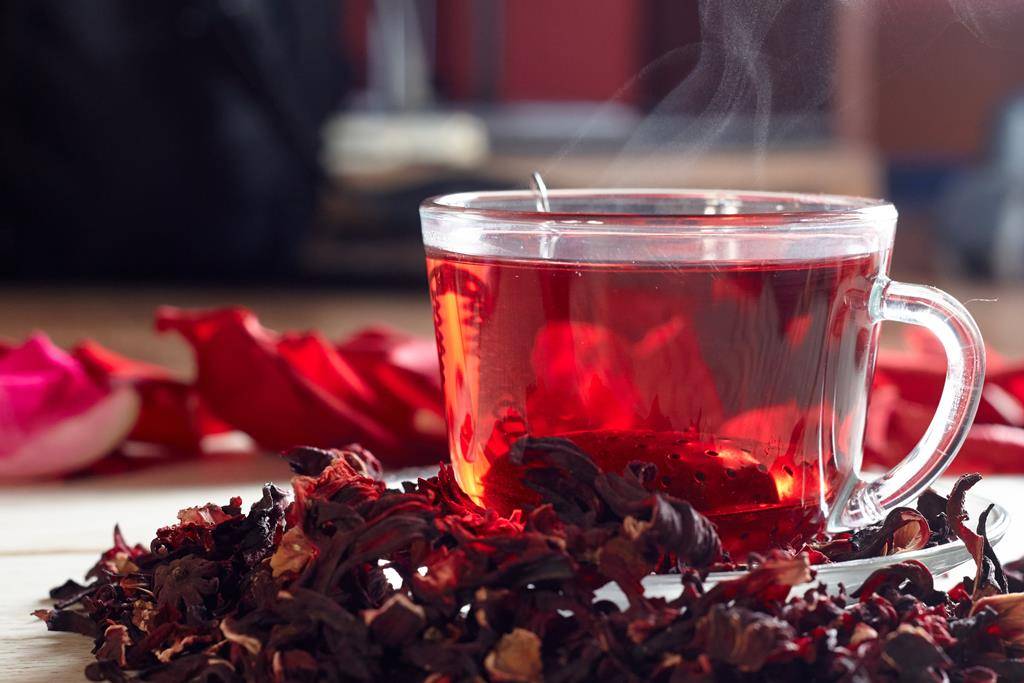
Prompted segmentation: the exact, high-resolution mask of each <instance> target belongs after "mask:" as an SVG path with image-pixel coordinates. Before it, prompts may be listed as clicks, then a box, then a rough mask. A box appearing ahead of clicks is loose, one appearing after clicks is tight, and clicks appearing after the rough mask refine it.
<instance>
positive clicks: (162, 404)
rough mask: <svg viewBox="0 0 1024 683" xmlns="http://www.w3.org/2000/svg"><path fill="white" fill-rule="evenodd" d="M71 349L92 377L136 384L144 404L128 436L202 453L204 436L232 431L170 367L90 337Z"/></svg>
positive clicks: (133, 439)
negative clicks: (118, 350)
mask: <svg viewBox="0 0 1024 683" xmlns="http://www.w3.org/2000/svg"><path fill="white" fill-rule="evenodd" d="M72 353H73V354H74V356H75V358H76V359H78V361H79V362H80V363H82V364H83V366H84V367H85V368H86V370H87V371H88V372H89V373H90V374H91V375H92V376H93V377H96V378H102V379H103V380H105V381H110V382H112V383H115V384H119V383H127V384H131V385H133V386H135V388H136V390H137V391H138V392H139V396H140V397H141V399H142V408H141V411H140V412H139V419H138V421H137V422H136V423H135V426H134V427H133V428H132V431H131V434H129V436H128V438H129V439H130V440H132V441H142V442H145V443H149V444H154V445H158V446H165V447H168V448H172V449H175V450H179V451H184V452H190V453H198V452H199V451H200V450H201V449H200V442H201V440H202V438H203V437H204V436H207V435H210V434H219V433H223V432H226V431H230V430H231V427H230V426H228V425H226V424H224V423H223V422H221V421H219V420H217V419H216V418H215V417H213V416H212V415H211V414H210V411H209V410H208V409H206V408H205V407H204V406H203V404H202V401H201V399H200V397H199V394H198V393H197V392H196V390H195V387H193V386H192V385H191V384H186V383H185V382H181V381H179V380H176V379H173V378H172V376H171V373H170V371H168V370H167V369H166V368H163V367H160V366H158V365H152V364H149V363H144V362H142V361H138V360H134V359H131V358H126V357H124V356H121V355H119V354H116V353H114V352H113V351H110V350H109V349H106V348H104V347H103V346H101V345H100V344H98V343H96V342H94V341H91V340H86V341H84V342H82V343H81V344H79V345H78V346H76V347H75V348H74V350H73V351H72Z"/></svg>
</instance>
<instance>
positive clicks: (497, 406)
mask: <svg viewBox="0 0 1024 683" xmlns="http://www.w3.org/2000/svg"><path fill="white" fill-rule="evenodd" d="M879 258H880V257H879V256H878V255H876V254H868V255H860V256H851V257H843V258H839V259H834V260H822V261H808V262H778V263H749V262H746V263H721V262H715V263H713V264H705V263H701V264H687V265H679V264H666V263H651V264H645V263H633V262H630V263H608V264H601V263H588V264H579V263H559V262H552V261H543V260H522V261H518V260H508V259H501V260H488V259H484V258H476V257H465V256H459V255H455V254H449V253H445V252H440V251H437V250H430V251H428V254H427V266H428V273H429V278H430V292H431V298H432V303H433V309H434V316H435V324H436V330H437V344H438V350H439V354H440V358H441V368H442V373H443V381H444V393H445V410H446V417H447V421H448V433H449V441H450V444H449V445H450V450H451V456H452V462H453V464H454V467H455V472H456V475H457V476H458V479H459V483H460V484H461V485H462V487H463V488H464V489H465V490H466V492H467V493H469V494H470V495H471V496H472V497H473V498H474V499H475V500H477V501H478V502H479V503H480V504H482V505H484V506H488V507H492V508H495V509H497V510H498V511H500V512H502V513H506V514H507V513H509V512H511V511H512V510H513V509H515V508H516V507H517V506H519V505H521V504H522V503H524V502H528V501H529V500H530V499H531V496H532V494H531V492H530V491H529V490H527V489H525V487H524V486H523V485H522V484H521V482H520V480H519V478H518V477H517V475H516V473H515V471H514V470H512V469H511V468H510V467H509V465H508V462H507V456H508V452H509V449H510V447H511V446H512V444H513V443H514V442H515V441H516V439H518V438H520V437H522V436H524V435H526V434H529V435H533V436H560V437H565V438H568V439H570V440H572V441H574V442H575V443H576V444H577V445H578V446H580V447H581V448H582V449H583V450H585V451H586V452H588V453H589V454H590V455H591V456H592V457H593V458H594V459H595V461H596V462H597V464H598V465H599V466H600V467H602V468H603V469H606V470H610V471H616V472H621V471H622V469H623V468H624V467H625V466H626V465H627V464H628V463H629V462H630V461H633V460H648V461H652V462H654V463H656V464H657V465H658V468H659V475H660V478H659V480H658V486H660V487H661V488H662V489H663V490H665V491H667V492H669V493H671V494H673V495H675V496H678V497H680V498H683V499H686V500H688V501H690V502H691V503H692V504H693V505H694V506H695V507H696V508H698V509H699V510H700V511H701V512H703V513H704V514H705V515H707V516H708V517H709V518H710V519H711V520H712V521H714V522H715V523H716V524H717V526H718V528H719V532H720V533H721V536H722V540H723V543H724V544H725V546H726V548H727V549H728V550H730V551H731V552H732V553H734V554H737V553H742V552H745V551H748V550H765V549H767V548H769V547H776V546H786V545H791V546H797V545H799V544H800V543H802V542H803V541H805V540H808V539H809V538H810V537H812V536H814V535H815V534H816V533H818V532H820V531H821V530H822V529H823V527H824V521H825V515H826V514H827V510H828V506H829V504H830V502H831V500H832V499H833V497H834V496H835V494H836V489H837V487H838V485H839V484H840V482H841V480H842V479H843V477H842V476H841V474H840V473H842V472H849V471H850V469H851V465H850V461H851V458H853V457H854V456H852V455H851V454H854V453H859V452H860V441H861V438H862V435H863V427H864V410H865V404H866V399H865V396H866V392H867V388H868V382H869V379H870V370H871V367H872V363H873V358H872V355H871V349H873V348H874V344H873V332H872V325H871V322H870V320H869V316H868V313H867V310H866V305H867V295H868V292H869V291H870V286H871V279H872V277H873V276H874V275H875V274H876V273H878V272H879V266H880V264H879V261H878V260H879Z"/></svg>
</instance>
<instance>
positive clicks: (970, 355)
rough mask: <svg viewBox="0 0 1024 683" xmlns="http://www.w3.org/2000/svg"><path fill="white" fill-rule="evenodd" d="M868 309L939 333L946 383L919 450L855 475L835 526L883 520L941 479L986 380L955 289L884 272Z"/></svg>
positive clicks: (977, 337) (975, 336)
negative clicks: (876, 472) (862, 476)
mask: <svg viewBox="0 0 1024 683" xmlns="http://www.w3.org/2000/svg"><path fill="white" fill-rule="evenodd" d="M868 313H869V315H870V316H871V320H872V321H873V322H874V323H879V322H882V321H883V320H888V321H892V322H900V323H908V324H910V325H920V326H921V327H924V328H926V329H928V330H930V331H931V332H932V333H933V334H934V335H935V336H936V337H938V338H939V342H941V344H942V348H943V350H944V351H945V352H946V383H945V385H944V386H943V387H942V396H941V397H940V398H939V405H938V408H936V410H935V416H934V417H933V418H932V421H931V423H930V424H929V425H928V429H926V430H925V433H924V436H922V437H921V440H920V441H918V443H917V445H916V446H914V449H913V450H912V451H910V453H909V454H907V456H906V457H905V458H904V459H903V460H902V461H901V462H900V463H899V464H898V465H896V466H895V467H893V468H892V469H891V470H889V471H888V472H886V473H885V474H883V475H882V476H881V477H879V478H877V479H875V480H873V481H862V480H859V479H855V484H854V489H853V491H852V493H851V494H850V496H849V498H847V500H846V504H845V505H844V506H843V508H842V512H841V514H840V515H839V518H838V520H837V523H836V524H835V525H830V526H834V529H831V530H839V529H842V528H846V529H849V528H856V527H859V526H864V525H865V524H871V523H873V522H877V521H879V520H880V519H882V518H884V517H885V515H886V514H887V513H888V512H889V511H890V510H891V509H892V508H894V507H897V506H899V505H902V504H904V503H906V502H907V501H908V500H911V499H913V498H914V497H916V496H917V495H918V494H919V493H921V491H923V490H924V489H925V488H926V487H927V486H929V485H930V484H931V483H932V482H933V481H935V479H936V478H937V477H938V476H939V475H940V474H942V472H943V471H944V470H945V469H946V467H947V466H948V465H949V463H950V461H952V459H953V456H955V455H956V452H957V451H958V450H959V449H960V446H961V445H962V444H963V442H964V439H965V438H966V437H967V431H968V430H969V429H970V427H971V422H972V421H973V420H974V414H975V413H976V412H977V411H978V402H979V401H980V400H981V388H982V385H983V384H984V381H985V346H984V343H983V342H982V339H981V332H980V331H979V330H978V325H977V323H975V322H974V318H972V317H971V314H970V313H968V312H967V309H966V308H964V306H963V304H961V303H960V302H959V301H957V300H956V299H954V298H953V297H951V296H950V295H949V294H946V293H945V292H943V291H942V290H939V289H936V288H934V287H925V286H924V285H914V284H907V283H904V282H894V281H892V280H889V279H888V278H886V277H880V278H878V279H876V280H875V283H874V285H873V287H872V289H871V295H870V298H869V299H868Z"/></svg>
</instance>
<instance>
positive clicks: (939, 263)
mask: <svg viewBox="0 0 1024 683" xmlns="http://www.w3.org/2000/svg"><path fill="white" fill-rule="evenodd" d="M1018 4H1019V3H1017V2H1013V1H1011V0H1002V1H1001V0H993V1H992V2H988V3H984V5H985V7H986V10H985V12H984V13H972V14H969V15H965V14H964V13H963V10H962V6H959V5H958V4H957V3H954V4H953V5H947V4H946V3H943V2H921V1H910V0H907V1H904V2H874V3H871V2H867V3H822V2H818V1H815V2H810V1H800V0H793V1H791V2H773V3H763V4H762V3H758V4H757V9H751V5H749V4H746V3H722V4H721V5H720V6H714V7H712V8H711V9H709V8H708V7H710V6H708V7H703V8H702V7H700V6H699V5H698V3H697V2H690V1H684V0H647V1H641V0H559V1H558V2H545V1H544V0H482V1H474V0H376V1H373V0H219V1H214V0H184V1H176V2H170V1H162V2H138V1H137V0H136V1H132V0H3V1H2V2H0V32H2V33H0V36H2V37H0V53H2V58H0V99H2V101H3V106H2V107H0V276H2V277H3V278H5V279H7V280H21V281H43V282H51V281H63V280H69V279H70V280H74V281H102V282H109V281H122V280H125V281H157V282H174V283H191V282H209V281H230V282H258V283H281V282H285V283H320V284H322V283H331V284H333V283H337V284H344V285H361V286H374V287H376V286H415V287H422V277H423V276H422V272H423V265H422V249H421V247H420V242H419V224H418V216H417V213H416V207H417V204H418V203H419V201H421V200H422V199H423V198H424V197H426V196H428V195H431V194H437V193H441V192H448V191H455V190H468V189H478V188H503V187H522V186H524V185H525V182H526V178H527V176H528V174H529V172H530V171H532V170H534V169H541V170H543V171H544V173H545V177H546V179H547V182H548V185H549V186H554V187H567V186H584V185H594V184H608V183H609V182H615V183H621V184H625V185H636V186H641V185H646V186H651V185H660V186H684V185H685V186H696V187H754V188H763V189H778V190H801V191H823V192H836V193H846V194H860V195H879V196H886V197H888V198H890V199H892V200H893V201H895V202H896V204H897V207H898V208H899V210H900V213H901V223H900V231H899V237H898V242H897V247H896V251H895V259H896V260H895V264H894V270H895V272H896V273H897V275H899V274H901V273H908V274H909V273H913V274H921V273H924V274H927V273H933V272H942V273H945V274H949V273H955V274H957V275H960V276H964V277H971V278H990V279H999V280H1004V279H1017V278H1020V277H1021V276H1022V275H1024V193H1022V191H1021V190H1022V188H1024V180H1022V178H1024V99H1022V96H1024V88H1022V86H1024V59H1022V58H1021V57H1022V54H1021V48H1020V46H1018V45H1017V44H1016V43H1017V38H1016V37H1017V36H1024V11H1021V10H1019V8H1018V7H1017V5H1018ZM769 6H771V7H772V8H773V10H772V11H771V12H767V11H766V10H765V8H766V7H769ZM957 7H960V10H959V11H958V9H957ZM723 8H724V9H723ZM737 46H739V48H742V49H737ZM737 64H738V65H739V66H740V67H742V68H741V70H742V69H747V72H745V73H746V75H745V76H744V77H743V78H739V80H735V82H734V81H733V80H730V79H731V78H732V77H733V76H735V74H734V72H733V70H734V67H735V66H736V65H737ZM744 79H745V80H744ZM734 84H735V88H733V85H734ZM763 84H770V87H765V88H762V87H759V85H763ZM734 90H735V92H734ZM736 93H739V94H736ZM733 95H735V96H733ZM723 96H724V97H725V100H723ZM723 101H725V104H723ZM719 121H722V122H723V123H722V125H717V124H718V122H719ZM709 130H714V135H713V136H711V135H710V134H709V133H708V131H709ZM664 131H668V132H667V133H665V132H664ZM697 149H699V150H700V154H695V150H697Z"/></svg>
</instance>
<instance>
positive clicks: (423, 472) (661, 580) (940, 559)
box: [384, 467, 1010, 602]
mask: <svg viewBox="0 0 1024 683" xmlns="http://www.w3.org/2000/svg"><path fill="white" fill-rule="evenodd" d="M435 473H436V470H434V469H433V468H422V467H417V468H407V469H402V470H395V471H393V472H387V473H386V475H385V477H384V481H385V483H386V484H387V485H388V486H389V487H390V488H401V482H403V481H415V480H416V479H417V478H419V477H430V476H433V475H434V474H435ZM936 488H937V489H939V490H940V492H941V493H944V494H945V493H947V491H945V490H944V487H941V486H939V487H936ZM989 505H993V503H992V501H990V500H988V499H987V498H984V497H982V496H979V495H975V494H974V493H971V492H970V491H968V492H967V496H966V498H965V499H964V508H965V509H966V510H967V514H968V515H970V521H969V524H970V526H971V528H974V525H975V524H976V523H977V519H978V517H979V516H980V515H981V513H982V512H984V511H985V508H987V507H988V506H989ZM909 507H913V505H909ZM1009 526H1010V513H1009V512H1007V510H1006V508H1004V507H1003V506H1001V505H999V504H995V505H994V507H993V508H992V512H990V513H989V515H988V524H987V532H988V539H989V542H990V543H992V545H993V546H995V545H996V544H997V543H999V541H1000V540H1002V538H1003V536H1005V535H1006V531H1007V529H1008V528H1009ZM904 560H917V561H919V562H921V563H922V564H924V565H925V566H926V567H928V569H929V570H930V571H931V573H932V574H933V575H935V576H939V575H940V574H944V573H946V572H948V571H951V570H953V569H956V568H957V567H959V566H960V565H962V564H964V563H966V562H969V561H970V560H971V556H970V554H969V553H968V552H967V548H966V547H964V544H963V541H955V542H953V543H945V544H943V545H937V546H933V547H931V548H923V549H921V550H910V551H906V552H902V553H896V554H895V555H886V556H885V557H870V558H867V559H863V560H849V561H847V562H835V563H832V564H820V565H816V566H815V567H814V570H815V573H816V576H815V581H814V583H815V584H817V583H818V582H824V583H826V584H828V585H829V586H832V587H835V586H837V585H838V584H840V583H841V584H843V585H844V586H845V587H846V589H847V590H848V591H853V590H855V589H856V588H858V587H859V586H860V584H861V583H863V582H864V579H866V578H867V577H868V576H870V575H871V573H872V572H874V571H875V570H876V569H881V568H883V567H887V566H889V565H891V564H895V563H897V562H903V561H904ZM745 573H746V572H743V571H734V572H712V573H711V574H709V575H708V578H707V580H706V581H705V582H704V585H705V586H706V587H710V586H712V585H714V584H715V583H718V582H719V581H727V580H729V579H735V578H737V577H740V576H742V575H743V574H745ZM968 573H969V574H970V573H973V569H972V570H971V571H969V572H968ZM643 584H644V592H645V593H646V594H647V596H648V597H659V598H665V599H667V600H671V599H674V598H677V597H679V593H680V592H681V590H682V588H681V586H680V584H679V577H678V576H676V575H673V574H662V575H658V576H649V577H647V578H646V579H644V581H643ZM810 585H814V584H810ZM808 587H809V586H808ZM800 589H801V587H800V586H797V587H796V588H795V590H797V591H799V590H800ZM597 597H598V598H600V599H607V600H612V601H613V602H623V601H624V600H623V598H624V596H623V595H622V592H621V591H619V589H618V587H616V586H613V585H610V584H609V585H608V586H605V587H603V588H601V589H600V590H598V592H597Z"/></svg>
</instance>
